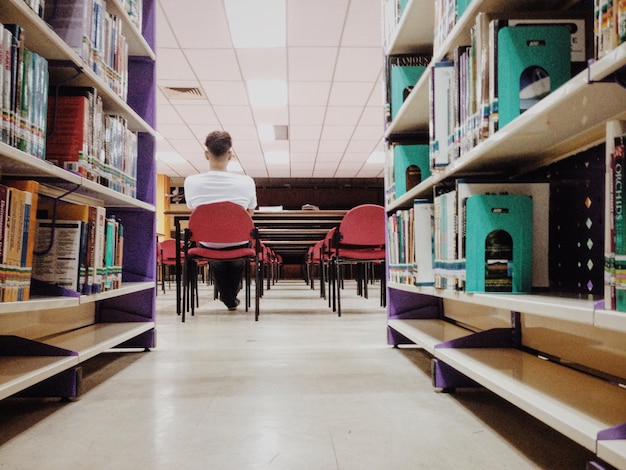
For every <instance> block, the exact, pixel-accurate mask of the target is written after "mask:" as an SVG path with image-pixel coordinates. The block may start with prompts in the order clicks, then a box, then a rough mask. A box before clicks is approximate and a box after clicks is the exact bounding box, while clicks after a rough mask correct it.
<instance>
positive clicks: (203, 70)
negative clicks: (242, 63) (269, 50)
mask: <svg viewBox="0 0 626 470" xmlns="http://www.w3.org/2000/svg"><path fill="white" fill-rule="evenodd" d="M184 52H185V56H186V57H187V59H188V60H189V63H190V64H191V66H192V68H193V72H194V74H195V76H196V78H197V79H198V80H241V79H242V77H241V70H240V69H239V62H237V55H236V54H235V51H234V50H233V49H185V50H184ZM157 62H158V61H157Z"/></svg>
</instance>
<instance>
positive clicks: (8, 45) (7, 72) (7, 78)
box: [1, 27, 13, 145]
mask: <svg viewBox="0 0 626 470" xmlns="http://www.w3.org/2000/svg"><path fill="white" fill-rule="evenodd" d="M2 33H3V40H2V46H3V51H4V52H3V63H2V64H1V66H2V67H3V68H4V72H3V77H2V81H3V85H2V142H4V143H5V144H8V145H11V87H12V80H11V77H12V71H11V70H12V67H13V34H12V33H11V31H10V30H9V29H8V28H6V27H3V31H2Z"/></svg>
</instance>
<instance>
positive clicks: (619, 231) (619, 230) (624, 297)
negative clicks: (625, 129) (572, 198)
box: [612, 136, 626, 312]
mask: <svg viewBox="0 0 626 470" xmlns="http://www.w3.org/2000/svg"><path fill="white" fill-rule="evenodd" d="M624 163H625V162H624V137H623V136H618V137H615V140H614V149H613V165H612V166H613V217H614V227H615V260H614V264H615V308H616V309H617V310H618V311H622V312H623V311H626V206H625V201H624V198H625V197H626V192H624Z"/></svg>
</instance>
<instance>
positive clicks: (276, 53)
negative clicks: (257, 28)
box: [237, 48, 287, 80]
mask: <svg viewBox="0 0 626 470" xmlns="http://www.w3.org/2000/svg"><path fill="white" fill-rule="evenodd" d="M237 58H238V61H239V67H240V68H241V74H242V75H243V79H244V80H287V52H286V51H285V49H284V48H263V49H238V50H237Z"/></svg>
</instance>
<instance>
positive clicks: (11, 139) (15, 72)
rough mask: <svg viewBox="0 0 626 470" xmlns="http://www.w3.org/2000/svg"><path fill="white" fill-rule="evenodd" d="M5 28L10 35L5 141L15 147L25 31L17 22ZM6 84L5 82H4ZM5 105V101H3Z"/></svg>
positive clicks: (6, 25)
mask: <svg viewBox="0 0 626 470" xmlns="http://www.w3.org/2000/svg"><path fill="white" fill-rule="evenodd" d="M4 27H5V29H7V30H8V31H9V32H10V33H11V37H10V44H11V45H10V50H11V53H10V54H11V56H10V57H11V62H10V82H9V103H8V108H7V109H8V121H9V122H8V129H7V133H8V135H7V140H6V141H5V142H6V143H8V144H9V145H11V146H13V147H15V145H16V138H17V131H16V124H17V116H16V110H17V109H18V105H19V96H20V95H19V93H18V90H20V89H21V86H22V85H21V80H22V74H21V71H22V67H21V66H20V64H21V63H22V57H23V53H24V36H25V31H24V28H22V27H21V26H20V25H17V24H5V25H4ZM5 85H6V84H5ZM5 105H6V103H5Z"/></svg>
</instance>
